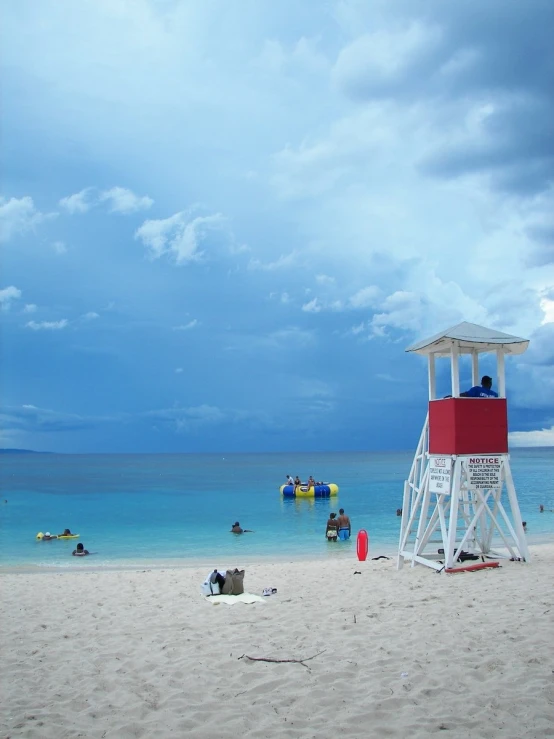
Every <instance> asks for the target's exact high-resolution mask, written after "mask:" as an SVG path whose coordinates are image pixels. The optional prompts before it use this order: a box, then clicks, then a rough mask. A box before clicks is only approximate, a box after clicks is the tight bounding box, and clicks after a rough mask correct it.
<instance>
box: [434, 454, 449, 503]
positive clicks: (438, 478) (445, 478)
mask: <svg viewBox="0 0 554 739" xmlns="http://www.w3.org/2000/svg"><path fill="white" fill-rule="evenodd" d="M451 470H452V457H429V490H430V492H432V493H447V494H450V472H451Z"/></svg>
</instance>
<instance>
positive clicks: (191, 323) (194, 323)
mask: <svg viewBox="0 0 554 739" xmlns="http://www.w3.org/2000/svg"><path fill="white" fill-rule="evenodd" d="M198 325H199V322H198V320H197V319H196V318H193V319H192V321H189V322H188V323H182V324H181V325H180V326H173V330H174V331H190V329H191V328H195V326H198Z"/></svg>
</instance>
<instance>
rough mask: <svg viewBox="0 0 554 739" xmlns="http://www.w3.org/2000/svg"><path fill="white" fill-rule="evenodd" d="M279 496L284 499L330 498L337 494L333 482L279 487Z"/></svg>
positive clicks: (336, 486) (337, 488)
mask: <svg viewBox="0 0 554 739" xmlns="http://www.w3.org/2000/svg"><path fill="white" fill-rule="evenodd" d="M280 490H281V495H282V496H283V497H285V498H331V497H332V496H334V495H337V493H338V492H339V486H338V485H335V483H334V482H326V483H322V484H320V485H281V488H280Z"/></svg>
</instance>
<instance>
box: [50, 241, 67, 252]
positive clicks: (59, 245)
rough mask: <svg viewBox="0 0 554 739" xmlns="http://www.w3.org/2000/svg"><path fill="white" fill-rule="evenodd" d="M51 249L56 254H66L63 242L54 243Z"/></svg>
mask: <svg viewBox="0 0 554 739" xmlns="http://www.w3.org/2000/svg"><path fill="white" fill-rule="evenodd" d="M52 249H54V251H55V252H56V254H65V253H66V252H67V246H66V245H65V244H64V242H63V241H54V242H53V244H52Z"/></svg>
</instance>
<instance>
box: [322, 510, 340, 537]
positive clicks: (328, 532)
mask: <svg viewBox="0 0 554 739" xmlns="http://www.w3.org/2000/svg"><path fill="white" fill-rule="evenodd" d="M338 535H339V522H338V521H337V514H336V513H330V514H329V518H328V519H327V523H326V524H325V536H326V537H327V541H336V540H337V537H338Z"/></svg>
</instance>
